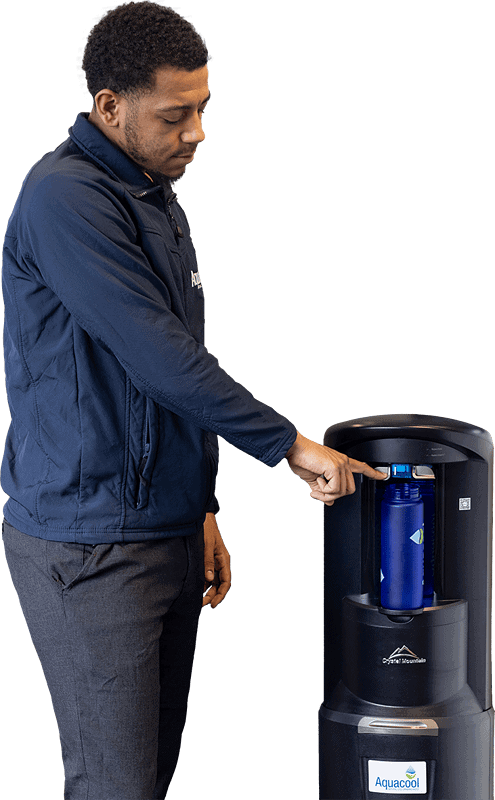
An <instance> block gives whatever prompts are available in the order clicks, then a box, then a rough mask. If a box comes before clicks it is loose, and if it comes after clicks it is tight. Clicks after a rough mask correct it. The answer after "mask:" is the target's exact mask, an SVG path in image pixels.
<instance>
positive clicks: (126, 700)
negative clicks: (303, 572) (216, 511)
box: [2, 520, 204, 800]
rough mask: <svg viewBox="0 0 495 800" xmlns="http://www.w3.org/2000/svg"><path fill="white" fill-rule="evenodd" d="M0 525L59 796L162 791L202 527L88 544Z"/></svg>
mask: <svg viewBox="0 0 495 800" xmlns="http://www.w3.org/2000/svg"><path fill="white" fill-rule="evenodd" d="M2 535H3V541H4V545H5V553H6V558H7V563H8V566H9V569H10V573H11V575H12V580H13V582H14V586H15V588H16V591H17V594H18V596H19V600H20V603H21V607H22V610H23V613H24V616H25V618H26V622H27V624H28V627H29V631H30V634H31V637H32V640H33V643H34V646H35V648H36V651H37V653H38V656H39V658H40V661H41V665H42V667H43V671H44V674H45V677H46V680H47V683H48V687H49V690H50V694H51V697H52V702H53V707H54V710H55V715H56V718H57V722H58V727H59V731H60V741H61V745H62V758H63V762H64V769H65V794H64V798H65V800H162V799H163V798H164V797H165V795H166V793H167V789H168V786H169V783H170V780H171V778H172V775H173V772H174V770H175V766H176V764H177V759H178V757H179V749H180V741H181V735H182V730H183V727H184V723H185V719H186V709H187V697H188V693H189V684H190V678H191V669H192V663H193V657H194V649H195V644H196V631H197V625H198V618H199V614H200V611H201V606H202V599H203V585H204V537H203V526H202V525H201V526H198V531H197V533H195V534H193V535H192V536H180V537H177V538H169V539H153V540H148V541H145V542H130V543H126V544H98V545H87V544H73V543H66V542H54V541H47V540H44V539H38V538H35V537H34V536H28V535H27V534H24V533H21V532H19V531H18V530H16V529H15V528H13V527H12V526H11V525H10V524H9V523H8V522H7V521H6V520H4V522H3V525H2ZM53 797H54V800H55V791H54V792H53ZM19 800H22V799H21V798H19Z"/></svg>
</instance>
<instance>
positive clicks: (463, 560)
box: [319, 415, 494, 800]
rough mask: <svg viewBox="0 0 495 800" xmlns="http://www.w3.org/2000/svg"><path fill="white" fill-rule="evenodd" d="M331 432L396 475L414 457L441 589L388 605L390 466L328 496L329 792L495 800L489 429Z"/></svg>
mask: <svg viewBox="0 0 495 800" xmlns="http://www.w3.org/2000/svg"><path fill="white" fill-rule="evenodd" d="M324 444H325V445H327V446H328V447H331V448H332V449H334V450H338V451H340V452H342V453H345V454H346V455H348V456H349V457H351V458H354V459H357V460H359V461H365V462H367V463H368V464H370V465H372V466H373V467H375V468H380V469H382V470H383V471H385V472H386V473H387V474H388V473H390V475H391V476H392V470H394V471H395V470H397V469H400V468H401V466H400V465H409V466H410V467H413V468H414V475H415V476H417V477H415V478H414V480H419V481H420V480H424V479H425V477H427V479H428V480H432V481H434V497H435V512H434V513H435V517H434V552H433V588H434V593H433V596H432V599H431V600H430V601H429V605H427V606H426V607H424V608H421V609H419V610H415V611H411V612H410V613H408V612H407V611H406V612H405V611H402V612H395V613H394V612H390V610H389V609H383V608H382V607H381V604H380V498H381V497H382V495H383V491H384V486H385V484H386V483H387V481H389V480H391V479H392V477H390V478H387V480H385V481H373V480H370V479H368V478H365V477H363V476H361V475H359V474H355V476H354V478H355V483H356V491H355V493H354V494H352V495H349V496H347V497H344V498H341V499H339V500H338V501H336V503H335V504H334V505H333V506H331V507H325V512H324V513H325V557H324V561H325V565H324V595H325V610H324V618H325V631H324V637H325V663H324V700H323V703H322V705H321V708H320V712H319V740H320V741H319V751H320V752H319V755H320V800H381V799H382V798H385V797H395V798H405V797H410V796H411V795H412V796H416V797H423V798H428V799H430V798H432V799H433V798H434V799H435V800H494V798H493V757H494V711H493V708H492V685H491V591H492V583H491V564H492V505H493V497H492V487H493V443H492V440H491V437H490V435H489V434H488V433H487V432H486V431H484V430H482V429H480V428H477V427H475V426H472V425H468V424H466V423H462V422H458V421H456V420H451V419H444V418H441V417H427V416H422V415H392V416H379V417H372V418H363V419H355V420H350V421H348V422H344V423H341V424H338V425H334V426H332V427H331V428H329V429H328V430H327V432H326V434H325V439H324ZM396 465H399V467H398V468H397V466H396ZM425 535H426V534H425ZM387 611H388V612H389V613H387Z"/></svg>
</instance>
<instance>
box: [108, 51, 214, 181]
mask: <svg viewBox="0 0 495 800" xmlns="http://www.w3.org/2000/svg"><path fill="white" fill-rule="evenodd" d="M155 75H156V83H155V88H154V90H153V91H152V92H151V93H146V94H144V95H142V96H141V97H140V98H139V99H137V100H125V101H124V102H123V104H122V110H121V112H120V114H119V124H118V129H117V130H116V131H115V134H116V139H115V141H116V143H117V144H118V145H119V147H121V148H122V150H124V152H125V153H127V155H128V156H129V157H130V158H132V159H133V161H135V162H136V163H137V164H139V166H141V167H142V168H143V170H144V171H146V172H148V173H149V174H150V175H151V176H152V177H156V178H158V179H159V180H160V179H163V178H164V177H165V178H168V179H170V180H171V181H175V180H177V179H178V178H180V177H182V175H183V174H184V172H185V170H186V165H187V164H189V163H190V162H191V161H192V159H193V158H194V151H195V150H196V147H197V146H198V144H199V142H202V141H203V139H204V138H205V135H204V133H203V128H202V126H201V117H202V115H203V111H204V109H205V106H206V103H207V102H208V99H209V96H210V95H209V91H208V69H207V67H206V66H204V67H201V69H197V70H194V72H187V71H186V70H179V69H176V68H174V67H164V68H162V69H159V70H157V71H156V73H155Z"/></svg>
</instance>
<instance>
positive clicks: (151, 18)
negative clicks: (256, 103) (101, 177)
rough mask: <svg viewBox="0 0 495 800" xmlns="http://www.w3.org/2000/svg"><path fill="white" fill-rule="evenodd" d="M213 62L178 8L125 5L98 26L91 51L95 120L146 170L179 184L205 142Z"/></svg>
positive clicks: (87, 61)
mask: <svg viewBox="0 0 495 800" xmlns="http://www.w3.org/2000/svg"><path fill="white" fill-rule="evenodd" d="M207 61H208V51H207V49H206V46H205V44H204V42H203V40H202V39H201V37H200V36H199V34H198V33H197V32H196V30H195V29H194V28H193V26H192V25H191V24H190V23H189V22H187V20H185V19H183V18H182V17H180V16H179V15H178V14H177V13H176V12H175V11H173V10H172V9H171V8H166V7H164V6H160V5H157V4H156V3H151V2H140V3H127V4H125V5H121V6H118V8H115V9H113V10H112V11H109V12H108V13H107V14H106V15H105V16H104V17H103V19H101V20H100V22H98V24H97V25H95V27H94V28H93V30H92V31H91V33H90V35H89V38H88V42H87V44H86V49H85V51H84V58H83V69H84V71H85V72H86V80H87V84H88V89H89V92H90V93H91V95H92V97H93V109H92V111H91V113H90V117H89V119H90V121H91V122H92V123H93V124H94V125H96V126H97V127H98V128H99V129H100V130H102V131H103V133H104V134H105V135H106V136H107V137H108V138H109V139H111V141H113V142H114V143H115V144H116V145H118V146H119V147H120V148H121V149H122V150H123V151H124V152H125V153H127V155H129V156H130V158H132V159H133V160H134V161H135V162H136V163H137V164H139V166H140V167H142V169H143V171H146V172H148V173H149V174H150V175H151V176H152V177H155V178H158V179H163V178H170V179H171V180H177V179H178V178H180V177H181V176H182V175H183V174H184V172H185V168H186V164H187V163H189V161H190V160H192V154H193V153H194V151H195V149H196V147H197V145H198V143H199V142H200V141H203V139H204V134H203V130H202V126H201V117H202V114H203V111H204V108H205V105H206V103H207V101H208V98H209V91H208V69H207V66H206V63H207Z"/></svg>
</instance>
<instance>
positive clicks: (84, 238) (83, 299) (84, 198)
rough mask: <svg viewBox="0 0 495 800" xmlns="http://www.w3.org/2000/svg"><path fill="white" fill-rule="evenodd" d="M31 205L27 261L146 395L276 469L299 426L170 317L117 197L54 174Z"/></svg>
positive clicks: (23, 237) (161, 287) (26, 222)
mask: <svg viewBox="0 0 495 800" xmlns="http://www.w3.org/2000/svg"><path fill="white" fill-rule="evenodd" d="M24 204H25V208H24V209H23V211H22V213H21V220H22V222H21V226H22V227H21V230H20V232H19V240H20V243H21V247H22V248H23V249H24V253H23V257H24V259H25V260H28V261H30V262H31V264H32V265H33V266H34V268H35V269H37V270H38V272H39V274H40V275H41V279H42V281H43V282H44V283H45V284H46V285H47V286H49V287H50V288H51V289H52V291H53V292H54V293H55V294H56V295H57V297H58V298H59V299H60V301H61V302H62V303H63V305H64V306H65V307H66V309H67V310H68V311H69V313H70V314H71V315H72V316H73V317H74V319H75V320H76V321H77V322H78V324H79V325H80V326H81V327H82V328H83V329H84V330H85V331H86V332H87V333H88V334H89V335H90V336H91V337H92V338H93V339H94V340H95V341H96V342H97V343H99V344H100V345H101V346H102V347H105V348H106V349H107V350H108V351H110V352H111V353H113V355H114V356H115V357H116V358H117V359H118V361H119V362H120V364H121V365H122V367H123V368H124V369H125V371H126V372H127V373H128V375H129V377H130V379H131V380H132V382H133V383H134V385H135V386H136V387H137V388H138V389H139V391H141V392H142V393H143V394H145V395H148V396H150V397H151V398H153V399H154V400H155V401H156V402H158V403H160V404H161V405H163V406H165V407H166V408H168V409H169V410H170V411H173V412H174V413H176V414H178V415H179V416H181V417H184V418H186V419H188V420H190V421H191V422H192V423H194V424H196V425H197V426H198V427H200V428H203V429H205V430H211V431H213V432H215V433H217V434H218V435H219V436H222V437H223V438H224V439H226V440H227V441H228V442H230V443H231V444H233V445H234V446H235V447H237V448H239V449H240V450H243V451H244V452H245V453H247V454H249V455H251V456H253V457H255V458H257V459H259V460H260V461H262V462H263V463H265V464H267V465H268V466H275V464H277V463H278V462H279V461H280V460H281V459H282V458H283V457H284V455H285V454H286V452H287V451H288V449H289V448H290V447H291V445H292V444H293V442H294V441H295V438H296V434H297V431H296V428H295V427H294V425H293V424H292V423H291V422H289V420H287V419H286V418H285V417H283V416H281V415H280V414H278V413H277V412H276V411H275V410H274V409H273V408H271V407H270V406H267V405H265V404H264V403H262V402H260V401H259V400H257V399H255V398H254V397H253V395H252V394H251V393H250V392H248V391H247V389H245V388H244V387H243V386H241V385H240V384H239V383H237V382H236V381H235V380H234V379H233V378H232V377H230V375H228V374H227V373H226V372H225V371H224V370H223V369H221V367H220V366H219V363H218V361H217V359H216V358H215V357H214V356H213V355H212V354H211V353H209V352H208V351H207V349H206V348H205V347H204V345H202V344H200V343H198V342H197V341H196V340H195V339H194V338H193V337H192V336H191V335H190V334H189V332H188V331H187V329H186V328H185V326H184V325H183V324H182V322H181V321H180V319H179V318H178V317H177V316H176V315H175V314H173V313H172V311H171V309H170V296H169V293H168V290H167V286H166V285H165V283H164V282H163V280H162V279H161V278H159V277H158V276H157V275H156V273H155V272H154V271H153V269H152V267H151V265H150V263H149V262H148V260H147V258H146V256H145V253H144V252H143V250H142V248H140V246H139V244H138V237H137V231H136V228H135V225H134V223H133V221H132V218H131V216H130V215H129V213H128V211H127V210H126V207H125V206H124V204H123V203H121V202H120V201H119V199H118V198H117V197H116V196H115V194H114V193H113V192H112V191H110V190H109V189H108V188H107V187H106V186H105V185H103V184H101V185H100V184H99V183H96V182H94V181H91V180H85V179H81V178H80V177H78V178H77V179H76V178H74V177H71V176H68V175H66V174H59V173H55V174H53V173H52V174H49V175H46V176H45V177H44V178H43V179H42V180H41V181H39V183H37V185H36V186H35V188H34V189H33V190H32V193H31V195H30V197H29V198H28V199H27V198H26V197H25V198H24Z"/></svg>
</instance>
